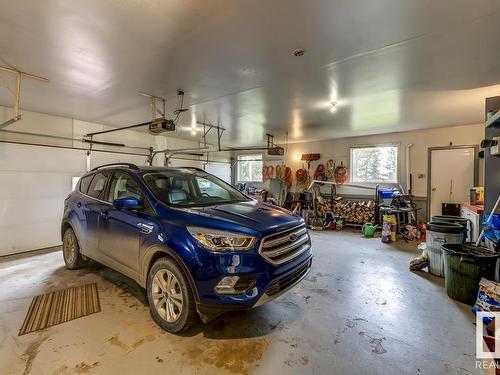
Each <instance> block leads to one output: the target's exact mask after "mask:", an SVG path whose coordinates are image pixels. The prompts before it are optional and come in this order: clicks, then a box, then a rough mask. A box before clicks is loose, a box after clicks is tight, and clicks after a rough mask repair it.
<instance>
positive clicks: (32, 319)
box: [19, 284, 101, 336]
mask: <svg viewBox="0 0 500 375" xmlns="http://www.w3.org/2000/svg"><path fill="white" fill-rule="evenodd" d="M100 311H101V305H100V303H99V294H98V292H97V284H87V285H82V286H77V287H72V288H67V289H63V290H58V291H56V292H52V293H47V294H42V295H40V296H36V297H34V298H33V301H31V306H30V308H29V310H28V313H27V314H26V318H25V319H24V323H23V325H22V326H21V329H20V330H19V336H21V335H25V334H26V333H30V332H34V331H38V330H40V329H44V328H47V327H51V326H55V325H57V324H61V323H64V322H67V321H69V320H73V319H77V318H81V317H82V316H87V315H90V314H94V313H96V312H100Z"/></svg>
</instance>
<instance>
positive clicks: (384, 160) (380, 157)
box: [350, 145, 398, 183]
mask: <svg viewBox="0 0 500 375" xmlns="http://www.w3.org/2000/svg"><path fill="white" fill-rule="evenodd" d="M350 153H351V166H350V180H351V182H368V183H380V182H383V183H397V182H398V146H395V145H381V146H371V147H351V149H350Z"/></svg>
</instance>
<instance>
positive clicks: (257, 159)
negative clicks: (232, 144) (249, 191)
mask: <svg viewBox="0 0 500 375" xmlns="http://www.w3.org/2000/svg"><path fill="white" fill-rule="evenodd" d="M237 174H238V182H251V181H255V182H260V181H262V154H251V155H238V173H237Z"/></svg>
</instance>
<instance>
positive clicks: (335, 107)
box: [330, 102, 337, 113]
mask: <svg viewBox="0 0 500 375" xmlns="http://www.w3.org/2000/svg"><path fill="white" fill-rule="evenodd" d="M330 104H331V107H330V112H332V113H334V112H336V111H337V102H330Z"/></svg>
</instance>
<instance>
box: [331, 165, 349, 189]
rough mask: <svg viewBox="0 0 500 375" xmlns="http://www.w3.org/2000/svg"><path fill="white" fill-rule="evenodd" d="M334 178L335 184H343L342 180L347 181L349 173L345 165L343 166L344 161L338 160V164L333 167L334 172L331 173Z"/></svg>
mask: <svg viewBox="0 0 500 375" xmlns="http://www.w3.org/2000/svg"><path fill="white" fill-rule="evenodd" d="M333 177H334V178H335V182H336V183H337V184H343V183H344V182H346V181H347V178H348V177H349V173H348V170H347V167H344V163H343V162H340V165H339V166H337V167H336V168H335V173H334V175H333Z"/></svg>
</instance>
